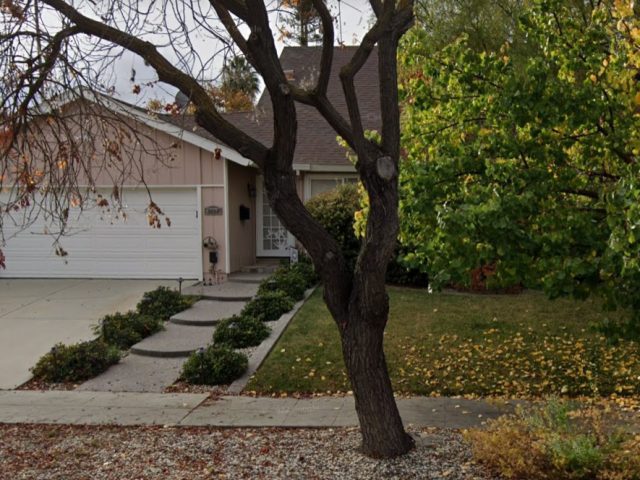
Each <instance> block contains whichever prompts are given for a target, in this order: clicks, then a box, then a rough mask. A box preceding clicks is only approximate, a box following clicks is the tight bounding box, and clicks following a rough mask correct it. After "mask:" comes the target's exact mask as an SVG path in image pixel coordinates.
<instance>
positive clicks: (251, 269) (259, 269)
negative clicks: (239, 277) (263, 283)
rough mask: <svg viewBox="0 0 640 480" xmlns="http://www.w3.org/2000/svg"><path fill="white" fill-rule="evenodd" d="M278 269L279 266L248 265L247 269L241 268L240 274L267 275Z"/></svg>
mask: <svg viewBox="0 0 640 480" xmlns="http://www.w3.org/2000/svg"><path fill="white" fill-rule="evenodd" d="M278 268H280V264H279V263H278V264H273V265H271V264H264V265H250V266H248V267H242V269H241V272H242V273H263V274H266V275H269V274H271V273H273V272H275V271H276V270H278Z"/></svg>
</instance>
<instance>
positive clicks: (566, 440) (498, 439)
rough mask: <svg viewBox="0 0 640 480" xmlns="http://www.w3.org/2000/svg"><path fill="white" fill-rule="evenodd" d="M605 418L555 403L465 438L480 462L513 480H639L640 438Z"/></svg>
mask: <svg viewBox="0 0 640 480" xmlns="http://www.w3.org/2000/svg"><path fill="white" fill-rule="evenodd" d="M605 415H613V414H612V413H608V414H605V413H604V412H603V410H601V409H597V408H595V407H590V408H579V407H577V406H576V405H573V404H570V403H566V402H559V401H556V400H552V401H550V402H548V403H547V404H546V405H544V406H542V407H537V408H533V409H531V410H529V411H527V412H525V411H522V410H521V411H519V412H518V413H517V414H516V415H514V416H510V417H502V418H499V419H497V420H493V421H490V422H489V424H488V428H486V429H477V430H470V431H469V432H467V433H466V434H465V436H466V438H467V440H469V441H470V442H471V444H472V447H473V454H474V457H475V458H476V460H478V461H480V462H481V463H484V464H486V465H487V466H488V467H489V468H490V469H491V470H493V471H494V472H497V473H499V474H500V475H502V476H503V477H505V478H508V479H520V478H527V479H531V480H542V479H556V478H558V479H560V478H562V479H575V480H582V479H584V480H586V479H611V480H613V479H616V480H638V479H640V437H637V436H636V437H635V438H634V437H633V436H632V435H631V434H629V433H626V432H624V431H620V430H617V431H614V430H613V429H612V428H611V427H610V426H611V425H614V424H615V420H616V419H612V418H606V417H605ZM607 424H608V425H609V427H606V425H607Z"/></svg>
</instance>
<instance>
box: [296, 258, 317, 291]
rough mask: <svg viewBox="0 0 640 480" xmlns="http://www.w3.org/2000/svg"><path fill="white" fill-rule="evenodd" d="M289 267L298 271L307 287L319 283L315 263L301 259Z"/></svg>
mask: <svg viewBox="0 0 640 480" xmlns="http://www.w3.org/2000/svg"><path fill="white" fill-rule="evenodd" d="M289 269H291V270H292V271H294V272H296V273H298V274H299V275H300V276H301V277H302V278H304V281H305V287H306V288H311V287H313V286H314V285H315V284H316V283H318V274H317V273H316V271H315V270H314V268H313V265H312V264H311V263H310V262H307V261H300V262H298V263H292V264H291V265H290V266H289Z"/></svg>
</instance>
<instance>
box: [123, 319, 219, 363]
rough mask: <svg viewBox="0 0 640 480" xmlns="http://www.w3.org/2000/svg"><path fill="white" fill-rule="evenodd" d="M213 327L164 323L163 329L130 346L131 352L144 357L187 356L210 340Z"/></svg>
mask: <svg viewBox="0 0 640 480" xmlns="http://www.w3.org/2000/svg"><path fill="white" fill-rule="evenodd" d="M214 330H215V327H194V326H188V325H176V324H174V323H167V324H165V330H163V331H162V332H158V333H156V334H155V335H152V336H150V337H147V338H145V339H144V340H142V341H141V342H138V343H136V344H135V345H134V346H133V347H131V353H135V354H136V355H143V356H146V357H164V358H172V357H188V356H189V355H191V354H192V353H193V352H195V351H196V350H198V349H199V348H201V347H202V348H204V347H206V346H207V345H208V344H210V343H211V341H212V335H213V332H214Z"/></svg>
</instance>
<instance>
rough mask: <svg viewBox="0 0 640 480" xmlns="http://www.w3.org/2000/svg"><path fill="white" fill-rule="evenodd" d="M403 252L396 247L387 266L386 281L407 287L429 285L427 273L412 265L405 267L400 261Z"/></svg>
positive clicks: (424, 286)
mask: <svg viewBox="0 0 640 480" xmlns="http://www.w3.org/2000/svg"><path fill="white" fill-rule="evenodd" d="M403 257H404V254H403V253H402V252H401V251H400V250H399V249H397V250H396V254H395V255H394V257H393V259H392V260H391V262H389V266H388V267H387V279H386V280H387V283H390V284H392V285H406V286H409V287H423V288H426V287H428V286H429V275H428V274H426V273H423V272H421V271H420V270H418V269H417V268H414V267H406V266H405V265H403V264H402V263H401V260H400V259H401V258H403Z"/></svg>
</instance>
